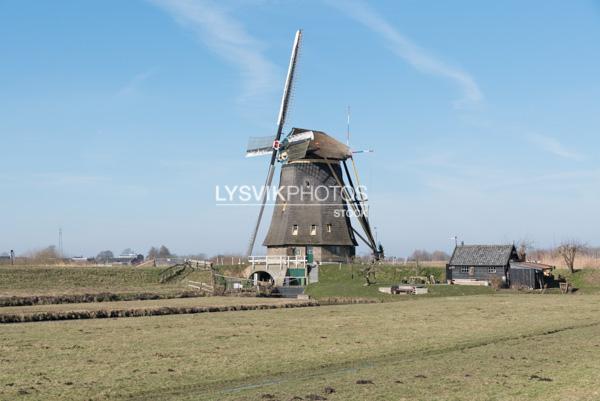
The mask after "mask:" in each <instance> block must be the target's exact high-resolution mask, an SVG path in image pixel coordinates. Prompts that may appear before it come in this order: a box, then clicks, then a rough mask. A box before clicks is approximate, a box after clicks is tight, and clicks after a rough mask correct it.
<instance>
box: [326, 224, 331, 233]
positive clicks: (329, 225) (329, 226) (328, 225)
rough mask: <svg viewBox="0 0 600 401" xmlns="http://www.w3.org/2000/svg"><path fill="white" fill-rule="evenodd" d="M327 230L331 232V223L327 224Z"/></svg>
mask: <svg viewBox="0 0 600 401" xmlns="http://www.w3.org/2000/svg"><path fill="white" fill-rule="evenodd" d="M327 232H328V233H330V232H331V224H327Z"/></svg>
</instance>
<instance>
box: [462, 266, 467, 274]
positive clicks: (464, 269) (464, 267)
mask: <svg viewBox="0 0 600 401" xmlns="http://www.w3.org/2000/svg"><path fill="white" fill-rule="evenodd" d="M460 272H461V273H468V272H469V268H468V267H467V266H461V267H460Z"/></svg>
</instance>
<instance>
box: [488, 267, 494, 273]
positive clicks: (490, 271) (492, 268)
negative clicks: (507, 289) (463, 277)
mask: <svg viewBox="0 0 600 401" xmlns="http://www.w3.org/2000/svg"><path fill="white" fill-rule="evenodd" d="M488 273H496V268H495V267H488Z"/></svg>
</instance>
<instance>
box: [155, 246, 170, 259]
mask: <svg viewBox="0 0 600 401" xmlns="http://www.w3.org/2000/svg"><path fill="white" fill-rule="evenodd" d="M172 256H173V254H172V253H171V251H170V250H169V248H167V247H166V246H164V245H161V246H160V248H159V249H158V257H159V258H170V257H172Z"/></svg>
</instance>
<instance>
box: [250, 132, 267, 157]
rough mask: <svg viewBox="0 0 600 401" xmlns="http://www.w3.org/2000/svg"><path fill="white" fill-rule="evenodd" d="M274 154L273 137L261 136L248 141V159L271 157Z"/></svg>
mask: <svg viewBox="0 0 600 401" xmlns="http://www.w3.org/2000/svg"><path fill="white" fill-rule="evenodd" d="M272 152H273V137H272V136H259V137H256V136H255V137H250V138H249V139H248V147H247V148H246V157H255V156H264V155H270V154H271V153H272Z"/></svg>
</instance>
